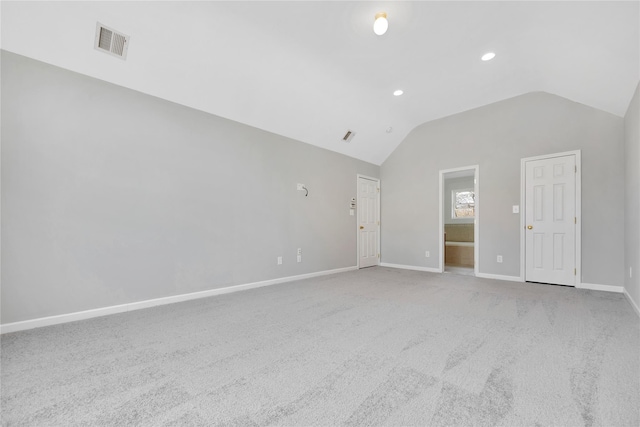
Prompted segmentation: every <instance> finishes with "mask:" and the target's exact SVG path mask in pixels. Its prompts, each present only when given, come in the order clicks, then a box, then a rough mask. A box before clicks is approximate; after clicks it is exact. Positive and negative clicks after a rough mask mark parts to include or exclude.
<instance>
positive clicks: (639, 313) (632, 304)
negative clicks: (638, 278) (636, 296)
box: [624, 288, 640, 317]
mask: <svg viewBox="0 0 640 427" xmlns="http://www.w3.org/2000/svg"><path fill="white" fill-rule="evenodd" d="M624 296H626V297H627V300H629V303H630V304H631V307H633V309H634V310H635V311H636V314H637V315H638V317H640V308H638V304H636V302H635V301H634V300H633V298H631V295H629V292H627V289H626V288H625V289H624Z"/></svg>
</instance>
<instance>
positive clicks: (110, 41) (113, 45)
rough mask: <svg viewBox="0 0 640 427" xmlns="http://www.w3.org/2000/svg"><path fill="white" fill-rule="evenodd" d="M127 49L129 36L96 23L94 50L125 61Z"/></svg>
mask: <svg viewBox="0 0 640 427" xmlns="http://www.w3.org/2000/svg"><path fill="white" fill-rule="evenodd" d="M128 47H129V36H125V35H124V34H121V33H118V32H116V31H115V30H113V29H111V28H109V27H106V26H104V25H102V24H101V23H99V22H98V24H97V25H96V40H95V48H96V49H98V50H100V51H102V52H105V53H109V54H111V55H113V56H117V57H118V58H121V59H126V58H127V48H128Z"/></svg>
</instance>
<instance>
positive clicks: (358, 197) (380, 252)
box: [355, 174, 382, 270]
mask: <svg viewBox="0 0 640 427" xmlns="http://www.w3.org/2000/svg"><path fill="white" fill-rule="evenodd" d="M360 178H364V179H368V180H370V181H375V182H377V183H378V188H379V189H380V191H378V202H377V203H376V211H377V212H376V213H377V215H378V239H377V240H378V241H377V242H376V245H377V246H378V254H379V256H378V264H377V265H380V261H381V260H382V251H381V248H380V225H381V224H382V220H381V219H380V197H381V195H382V187H381V186H380V178H374V177H372V176H367V175H362V174H357V175H356V200H357V202H356V212H355V213H356V267H358V270H359V269H360V235H359V231H360V230H359V228H358V227H359V222H358V215H359V211H360V206H359V202H360V185H358V184H359V180H360Z"/></svg>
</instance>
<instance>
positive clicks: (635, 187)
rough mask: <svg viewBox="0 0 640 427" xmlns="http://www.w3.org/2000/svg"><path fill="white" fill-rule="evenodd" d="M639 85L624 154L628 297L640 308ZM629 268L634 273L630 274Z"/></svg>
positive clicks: (626, 129) (626, 130) (626, 126)
mask: <svg viewBox="0 0 640 427" xmlns="http://www.w3.org/2000/svg"><path fill="white" fill-rule="evenodd" d="M639 122H640V85H638V87H637V88H636V92H635V95H634V96H633V99H632V100H631V104H630V105H629V109H628V110H627V114H626V115H625V117H624V157H625V162H626V164H625V184H626V185H625V190H626V191H625V198H624V200H625V204H624V213H625V220H624V224H625V234H624V246H625V263H624V265H625V273H624V276H625V281H624V287H625V289H626V290H627V293H628V294H629V296H630V297H631V298H632V299H633V301H634V302H635V303H636V306H638V307H640V226H638V222H640V172H639V171H640V124H639ZM629 267H631V268H632V269H633V276H632V277H629Z"/></svg>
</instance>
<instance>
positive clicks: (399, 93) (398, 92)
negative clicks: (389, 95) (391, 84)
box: [393, 89, 404, 96]
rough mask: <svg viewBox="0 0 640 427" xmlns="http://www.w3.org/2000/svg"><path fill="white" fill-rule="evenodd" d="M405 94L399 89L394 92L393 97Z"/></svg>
mask: <svg viewBox="0 0 640 427" xmlns="http://www.w3.org/2000/svg"><path fill="white" fill-rule="evenodd" d="M403 93H404V92H403V91H402V89H398V90H395V91H393V96H400V95H402V94H403Z"/></svg>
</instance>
